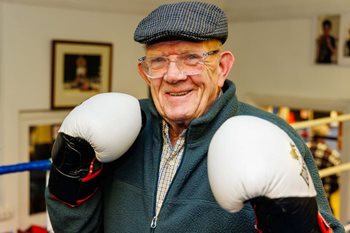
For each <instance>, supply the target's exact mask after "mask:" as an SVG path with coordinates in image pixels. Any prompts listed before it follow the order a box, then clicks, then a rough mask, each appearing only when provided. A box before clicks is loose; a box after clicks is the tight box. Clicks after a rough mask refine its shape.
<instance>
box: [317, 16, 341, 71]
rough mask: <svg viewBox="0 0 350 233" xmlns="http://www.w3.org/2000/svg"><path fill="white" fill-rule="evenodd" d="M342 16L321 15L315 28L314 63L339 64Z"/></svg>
mask: <svg viewBox="0 0 350 233" xmlns="http://www.w3.org/2000/svg"><path fill="white" fill-rule="evenodd" d="M339 32H340V15H319V16H318V17H317V18H316V19H315V27H314V35H315V37H314V51H315V52H314V62H315V63H316V64H318V65H335V64H338V53H339Z"/></svg>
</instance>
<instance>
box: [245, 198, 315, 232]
mask: <svg viewBox="0 0 350 233" xmlns="http://www.w3.org/2000/svg"><path fill="white" fill-rule="evenodd" d="M251 203H252V205H253V207H254V210H255V214H256V218H257V227H258V229H259V230H260V231H261V232H263V233H281V232H283V233H296V232H298V233H319V232H321V230H320V229H319V227H318V209H317V202H316V198H315V197H288V198H277V199H270V198H267V197H257V198H254V199H252V200H251Z"/></svg>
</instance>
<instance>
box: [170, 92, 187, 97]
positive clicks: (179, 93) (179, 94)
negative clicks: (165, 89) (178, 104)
mask: <svg viewBox="0 0 350 233" xmlns="http://www.w3.org/2000/svg"><path fill="white" fill-rule="evenodd" d="M187 93H188V92H187V91H184V92H175V93H170V95H171V96H183V95H186V94H187Z"/></svg>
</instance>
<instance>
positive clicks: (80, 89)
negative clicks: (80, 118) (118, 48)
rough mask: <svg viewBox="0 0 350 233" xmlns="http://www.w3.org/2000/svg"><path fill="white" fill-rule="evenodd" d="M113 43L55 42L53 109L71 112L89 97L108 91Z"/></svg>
mask: <svg viewBox="0 0 350 233" xmlns="http://www.w3.org/2000/svg"><path fill="white" fill-rule="evenodd" d="M112 52H113V45H112V43H107V42H91V41H74V40H53V41H52V69H51V71H52V80H51V109H71V108H74V107H75V106H76V105H78V104H80V103H81V102H83V101H84V100H86V99H88V98H89V97H91V96H93V95H96V94H98V93H103V92H109V91H110V90H111V80H112Z"/></svg>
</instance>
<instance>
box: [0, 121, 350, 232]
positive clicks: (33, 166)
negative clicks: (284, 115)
mask: <svg viewBox="0 0 350 233" xmlns="http://www.w3.org/2000/svg"><path fill="white" fill-rule="evenodd" d="M349 120H350V114H345V115H340V116H337V117H326V118H319V119H315V120H309V121H302V122H296V123H292V124H291V126H292V127H293V128H294V129H296V130H298V129H304V128H308V127H312V126H316V125H321V124H329V123H332V122H343V121H349ZM50 167H51V160H37V161H32V162H25V163H18V164H13V165H4V166H0V175H4V174H9V173H16V172H25V171H33V170H41V171H49V170H50ZM349 170H350V162H349V163H343V164H341V165H338V166H333V167H329V168H325V169H322V170H320V171H319V174H320V177H321V178H323V177H326V176H330V175H333V174H336V173H341V172H346V171H349ZM47 222H48V224H47V229H48V232H53V231H52V229H51V225H50V220H49V218H47ZM344 227H345V231H346V232H350V224H347V225H345V226H344Z"/></svg>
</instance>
